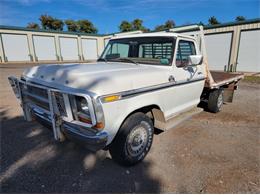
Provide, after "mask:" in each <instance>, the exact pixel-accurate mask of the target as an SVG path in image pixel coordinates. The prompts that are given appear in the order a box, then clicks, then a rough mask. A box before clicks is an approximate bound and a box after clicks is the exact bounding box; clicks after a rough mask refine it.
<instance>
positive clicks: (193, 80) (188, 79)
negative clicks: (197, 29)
mask: <svg viewBox="0 0 260 195" xmlns="http://www.w3.org/2000/svg"><path fill="white" fill-rule="evenodd" d="M198 54H200V52H199V49H198V47H197V45H196V43H195V41H194V40H192V39H185V38H177V40H176V47H175V51H174V57H173V63H172V65H173V67H172V69H171V70H170V72H169V82H173V83H175V84H176V85H175V87H174V93H173V94H172V96H174V97H173V98H172V99H173V100H174V101H176V102H170V103H169V104H170V105H168V108H169V111H170V110H171V111H170V113H172V114H177V113H178V112H181V111H184V110H186V109H189V108H191V107H193V106H196V105H197V104H198V103H199V102H200V95H201V93H202V90H203V88H204V82H205V80H204V78H205V75H204V71H203V65H196V66H187V63H188V57H189V56H190V55H198Z"/></svg>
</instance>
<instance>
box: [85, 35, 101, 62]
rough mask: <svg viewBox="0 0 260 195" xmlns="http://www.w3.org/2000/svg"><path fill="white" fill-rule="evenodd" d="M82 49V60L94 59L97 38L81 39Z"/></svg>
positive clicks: (95, 57) (96, 55)
mask: <svg viewBox="0 0 260 195" xmlns="http://www.w3.org/2000/svg"><path fill="white" fill-rule="evenodd" d="M82 50H83V57H84V60H96V59H97V57H98V54H97V40H96V39H82Z"/></svg>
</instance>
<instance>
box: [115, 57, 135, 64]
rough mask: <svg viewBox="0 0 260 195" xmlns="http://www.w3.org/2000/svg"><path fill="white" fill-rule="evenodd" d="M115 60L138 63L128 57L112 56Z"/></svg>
mask: <svg viewBox="0 0 260 195" xmlns="http://www.w3.org/2000/svg"><path fill="white" fill-rule="evenodd" d="M114 59H115V60H119V61H120V60H123V61H128V62H132V63H134V64H135V65H139V64H138V63H137V62H136V61H134V60H132V59H129V58H114Z"/></svg>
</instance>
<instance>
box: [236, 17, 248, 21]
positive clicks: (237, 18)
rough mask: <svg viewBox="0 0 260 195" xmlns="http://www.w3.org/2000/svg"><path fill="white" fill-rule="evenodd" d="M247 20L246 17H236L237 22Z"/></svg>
mask: <svg viewBox="0 0 260 195" xmlns="http://www.w3.org/2000/svg"><path fill="white" fill-rule="evenodd" d="M245 20H246V18H245V17H244V16H237V17H236V21H237V22H239V21H245Z"/></svg>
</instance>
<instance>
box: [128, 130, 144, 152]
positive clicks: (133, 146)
mask: <svg viewBox="0 0 260 195" xmlns="http://www.w3.org/2000/svg"><path fill="white" fill-rule="evenodd" d="M147 141H148V136H147V131H146V129H145V128H144V127H142V126H138V127H136V128H135V129H133V130H132V131H131V133H130V134H129V135H128V137H127V146H126V147H127V151H128V152H129V154H130V155H131V156H138V155H140V154H141V153H142V152H143V151H144V149H145V146H146V145H147Z"/></svg>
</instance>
